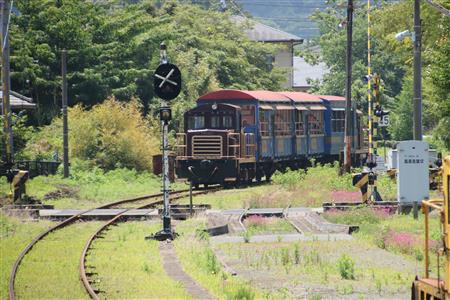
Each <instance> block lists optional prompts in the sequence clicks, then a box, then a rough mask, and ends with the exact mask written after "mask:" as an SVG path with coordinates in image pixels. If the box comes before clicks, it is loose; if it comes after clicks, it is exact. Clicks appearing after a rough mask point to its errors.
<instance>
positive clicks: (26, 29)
mask: <svg viewBox="0 0 450 300" xmlns="http://www.w3.org/2000/svg"><path fill="white" fill-rule="evenodd" d="M134 2H136V1H131V3H132V4H130V5H127V6H116V5H115V4H114V1H112V2H104V3H103V4H101V5H100V4H98V5H95V4H92V3H90V1H84V0H70V1H68V0H60V1H49V0H47V1H42V0H29V1H26V2H19V3H18V4H17V5H18V8H19V10H20V11H21V14H20V15H19V16H14V17H13V20H12V24H13V26H12V28H11V45H12V49H11V50H12V54H11V68H12V70H13V72H12V85H13V88H14V89H15V90H17V91H19V92H22V93H24V94H31V96H32V97H33V98H34V99H35V100H36V101H37V103H38V104H39V113H38V115H39V119H40V120H41V121H43V122H45V121H49V120H50V119H51V118H52V117H53V116H54V115H55V114H57V112H58V107H59V102H60V100H59V99H60V97H61V96H60V95H61V94H60V86H61V78H60V50H61V49H63V48H65V49H68V72H69V73H68V78H69V99H70V104H71V105H74V104H77V103H82V104H84V105H87V106H91V105H94V104H96V103H99V102H101V101H103V100H104V99H105V98H106V97H108V96H114V97H116V98H117V99H119V100H127V99H130V98H131V97H137V98H138V99H139V100H140V101H141V102H142V104H143V108H144V111H145V112H147V110H148V109H149V108H151V107H152V106H158V100H157V99H155V98H154V95H153V88H152V74H153V71H154V69H155V68H156V67H157V65H158V64H159V45H160V43H161V42H162V41H165V43H166V44H167V45H168V55H169V58H170V61H171V62H172V63H175V64H178V65H179V67H180V69H181V71H182V76H183V82H184V83H185V84H184V86H183V90H182V94H181V96H180V97H179V98H178V99H177V102H176V103H175V105H174V109H175V116H176V119H179V116H180V114H181V112H182V111H184V110H185V109H186V107H188V106H189V105H192V104H193V102H194V100H195V99H196V98H197V97H198V95H200V94H203V93H205V92H208V91H210V90H212V89H217V88H219V87H224V88H225V87H232V88H242V89H256V88H265V89H277V88H279V83H280V82H281V80H282V78H283V77H282V73H281V71H279V70H276V69H275V70H273V71H269V70H268V68H267V66H266V57H267V56H268V55H270V54H272V53H273V52H274V51H275V48H274V47H273V46H271V45H267V44H262V43H256V42H253V41H250V40H249V39H248V38H246V36H245V35H244V33H243V30H242V28H240V27H238V26H237V25H236V24H234V23H233V22H232V21H231V20H230V18H229V14H227V13H220V12H218V11H212V10H209V11H207V10H204V9H202V8H200V7H198V6H193V5H184V4H180V3H179V2H177V1H163V2H161V1H150V0H147V1H142V2H139V3H137V4H133V3H134ZM158 3H163V4H161V5H158ZM175 125H176V124H175Z"/></svg>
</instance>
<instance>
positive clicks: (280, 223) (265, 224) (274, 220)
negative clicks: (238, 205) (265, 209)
mask: <svg viewBox="0 0 450 300" xmlns="http://www.w3.org/2000/svg"><path fill="white" fill-rule="evenodd" d="M244 225H245V227H246V228H247V231H249V232H251V234H264V233H271V234H276V233H295V232H296V231H295V229H294V228H293V227H292V225H291V224H290V223H289V222H288V221H286V220H285V219H283V218H278V217H264V216H260V215H251V216H249V217H247V218H245V219H244Z"/></svg>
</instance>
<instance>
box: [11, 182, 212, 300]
mask: <svg viewBox="0 0 450 300" xmlns="http://www.w3.org/2000/svg"><path fill="white" fill-rule="evenodd" d="M216 190H218V188H215V187H214V188H211V189H209V190H199V191H198V190H196V191H194V192H193V195H198V194H202V193H209V192H212V191H216ZM188 192H189V189H183V190H178V191H173V192H171V195H172V196H173V197H171V200H176V199H180V198H184V197H186V196H187V193H188ZM162 196H163V193H156V194H151V195H145V196H140V197H134V198H129V199H122V200H119V201H115V202H111V203H108V204H104V205H101V206H98V207H95V208H92V209H87V210H84V211H82V212H80V213H78V214H76V215H74V216H72V217H70V218H67V219H66V220H64V221H62V222H60V223H58V224H56V225H55V226H52V227H50V228H49V229H47V230H45V231H44V232H42V233H41V234H39V235H38V236H37V237H35V238H34V239H33V240H32V241H31V242H30V243H29V244H28V245H27V246H26V247H25V249H24V250H23V251H22V252H21V253H20V254H19V256H18V258H17V259H16V261H15V262H14V265H13V267H12V270H11V273H10V279H9V286H8V293H9V299H10V300H15V299H16V292H15V286H14V285H15V280H16V275H17V271H18V268H19V266H20V264H21V262H22V261H23V258H24V257H25V256H26V255H27V254H28V253H29V252H30V251H31V249H32V248H33V247H34V246H35V245H36V244H37V243H38V242H39V241H41V240H42V239H43V238H44V237H46V236H47V235H49V234H50V233H52V232H54V231H56V230H59V229H62V228H65V227H67V226H69V225H71V224H73V223H75V222H76V221H77V220H79V219H80V218H81V217H82V215H83V214H85V213H88V212H91V211H93V210H95V209H105V208H112V207H118V206H121V205H123V204H128V203H133V202H140V201H144V200H148V199H153V198H159V197H162ZM162 203H163V201H162V200H158V201H153V202H151V203H147V204H144V205H141V206H139V207H138V208H147V207H152V206H155V205H159V204H162ZM130 209H131V208H130ZM130 209H124V210H123V211H122V212H120V213H119V214H118V215H116V216H115V217H114V218H113V219H111V220H110V221H109V222H108V223H107V224H105V225H104V226H102V228H100V232H101V231H103V230H104V229H105V228H107V227H109V226H110V225H112V224H114V223H116V222H118V220H120V219H121V218H122V216H123V214H124V213H125V212H127V211H129V210H130ZM95 238H96V234H94V235H93V236H91V239H89V240H90V241H91V243H90V244H92V241H93V240H94V239H95ZM88 248H89V247H88ZM83 253H84V251H83ZM86 253H87V251H86ZM83 282H84V281H83ZM96 299H98V298H96Z"/></svg>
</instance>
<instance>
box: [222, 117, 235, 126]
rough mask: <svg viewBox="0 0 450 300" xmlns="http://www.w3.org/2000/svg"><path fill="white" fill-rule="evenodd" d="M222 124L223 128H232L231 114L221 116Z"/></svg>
mask: <svg viewBox="0 0 450 300" xmlns="http://www.w3.org/2000/svg"><path fill="white" fill-rule="evenodd" d="M222 124H223V125H222V126H223V128H225V129H230V128H233V117H231V116H223V117H222Z"/></svg>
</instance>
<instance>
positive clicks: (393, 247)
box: [323, 208, 441, 269]
mask: <svg viewBox="0 0 450 300" xmlns="http://www.w3.org/2000/svg"><path fill="white" fill-rule="evenodd" d="M323 216H324V217H325V218H326V219H327V220H329V221H331V222H334V223H342V224H351V225H359V228H360V229H359V231H358V232H357V233H356V234H354V236H355V237H357V238H359V239H361V240H365V241H368V242H370V243H371V244H372V245H376V246H378V247H379V248H381V249H386V250H388V251H390V252H393V253H398V254H403V255H406V256H408V257H409V258H411V259H414V260H416V261H418V262H421V261H422V260H423V255H424V253H423V245H424V220H423V216H422V215H421V214H419V218H418V220H414V218H413V217H412V215H397V214H395V215H393V214H389V213H388V212H387V211H386V210H380V209H378V210H374V209H371V208H358V209H353V210H349V211H330V212H327V213H324V214H323ZM429 228H430V249H431V252H433V251H435V250H436V249H437V248H438V247H439V244H440V235H441V233H440V231H439V228H440V227H439V218H438V217H437V216H432V217H430V227H429ZM431 267H432V268H434V269H435V268H436V259H432V260H431Z"/></svg>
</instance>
